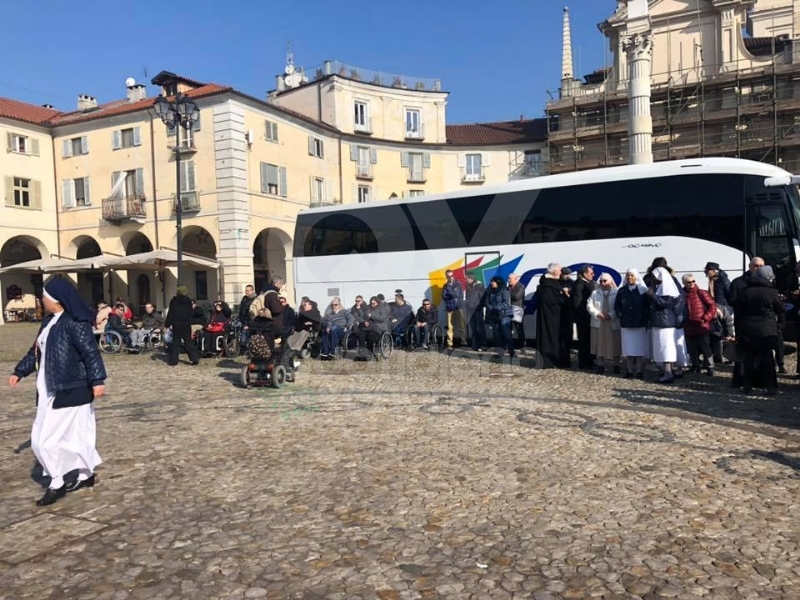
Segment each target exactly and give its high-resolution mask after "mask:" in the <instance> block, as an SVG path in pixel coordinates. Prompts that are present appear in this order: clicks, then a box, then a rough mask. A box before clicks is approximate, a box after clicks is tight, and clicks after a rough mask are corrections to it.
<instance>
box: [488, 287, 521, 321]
mask: <svg viewBox="0 0 800 600" xmlns="http://www.w3.org/2000/svg"><path fill="white" fill-rule="evenodd" d="M512 316H514V311H513V310H512V309H511V293H510V292H509V291H508V288H505V287H503V288H493V287H491V286H489V289H488V290H486V320H487V321H489V322H490V323H499V322H500V320H501V319H503V318H505V317H509V318H510V317H512Z"/></svg>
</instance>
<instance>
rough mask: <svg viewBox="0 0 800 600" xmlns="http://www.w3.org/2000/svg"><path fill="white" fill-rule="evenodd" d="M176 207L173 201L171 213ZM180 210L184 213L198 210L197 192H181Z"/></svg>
mask: <svg viewBox="0 0 800 600" xmlns="http://www.w3.org/2000/svg"><path fill="white" fill-rule="evenodd" d="M176 208H177V207H176V205H175V204H174V203H173V205H172V212H173V213H174V212H175V209H176ZM181 210H182V211H183V212H184V213H196V212H200V197H199V196H198V195H197V192H181Z"/></svg>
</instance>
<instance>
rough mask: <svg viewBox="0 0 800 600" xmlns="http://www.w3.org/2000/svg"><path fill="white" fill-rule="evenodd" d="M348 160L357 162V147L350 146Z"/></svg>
mask: <svg viewBox="0 0 800 600" xmlns="http://www.w3.org/2000/svg"><path fill="white" fill-rule="evenodd" d="M350 160H352V161H353V162H358V146H356V145H355V144H350Z"/></svg>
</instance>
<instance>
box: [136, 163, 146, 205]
mask: <svg viewBox="0 0 800 600" xmlns="http://www.w3.org/2000/svg"><path fill="white" fill-rule="evenodd" d="M135 174H136V189H135V190H134V192H133V195H134V196H136V197H139V198H144V196H145V194H144V169H136V173H135Z"/></svg>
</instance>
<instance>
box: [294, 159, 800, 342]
mask: <svg viewBox="0 0 800 600" xmlns="http://www.w3.org/2000/svg"><path fill="white" fill-rule="evenodd" d="M798 182H800V179H798V178H795V177H792V176H791V175H790V174H789V173H787V172H786V171H784V170H782V169H780V168H778V167H775V166H771V165H768V164H764V163H758V162H752V161H747V160H740V159H733V158H700V159H695V160H682V161H672V162H660V163H655V164H648V165H632V166H623V167H613V168H606V169H595V170H590V171H582V172H576V173H568V174H563V175H551V176H547V177H538V178H534V179H527V180H523V181H513V182H509V183H504V184H501V185H496V186H492V187H488V186H487V187H480V188H476V187H470V188H469V189H465V190H463V191H458V192H453V193H448V194H437V195H431V196H422V197H416V198H403V199H398V200H389V201H377V202H370V203H365V204H348V205H341V206H329V207H323V208H315V209H309V210H304V211H302V212H300V214H299V215H298V218H297V226H296V230H295V237H294V281H295V293H296V295H297V297H298V298H299V297H301V296H308V297H310V298H312V299H313V300H315V301H316V302H318V303H319V306H320V310H321V311H322V310H324V308H325V307H326V306H327V305H328V303H329V302H330V299H331V298H333V297H334V296H339V297H340V298H341V299H342V301H343V303H344V305H345V306H347V307H349V306H350V305H352V303H353V300H354V298H355V296H356V295H362V296H364V297H365V299H366V300H367V301H368V300H369V297H370V296H372V295H377V294H379V293H382V294H384V295H385V296H386V299H387V301H391V300H393V296H394V294H395V290H398V289H399V290H402V291H403V293H404V294H405V297H406V300H407V301H409V302H410V303H411V304H412V306H413V307H414V309H415V310H416V309H417V308H418V307H419V306H420V303H421V301H422V299H423V297H428V298H430V299H432V300H433V301H434V303H435V304H436V305H438V306H439V309H440V311H443V310H444V306H443V303H442V302H441V286H442V284H443V282H444V272H445V270H447V269H451V270H453V271H454V273H455V276H456V278H457V279H461V280H462V281H463V276H464V273H465V272H466V271H472V272H474V273H476V276H477V277H478V279H479V280H481V281H482V282H483V283H484V284H485V285H487V287H488V284H489V280H490V279H491V278H492V277H493V276H495V275H500V276H501V277H503V278H506V277H507V276H508V275H509V274H510V273H517V274H519V275H520V277H521V280H522V282H523V284H525V285H526V287H527V295H526V303H527V307H526V318H525V330H526V333H527V335H528V336H532V335H533V332H534V327H535V325H534V323H535V321H534V319H533V318H532V317H533V312H534V310H533V308H534V302H533V294H534V293H535V291H536V286H537V285H538V282H539V278H540V276H541V274H542V273H544V272H545V270H546V267H547V265H548V263H551V262H557V263H560V264H561V265H562V266H568V267H570V268H571V269H573V271H575V270H577V269H578V268H579V267H580V266H581V265H584V264H591V265H594V267H595V276H596V277H599V276H600V274H601V273H603V272H608V273H610V274H611V275H612V276H613V278H614V279H615V281H616V282H617V284H619V283H620V281H621V279H622V277H623V276H624V273H625V271H627V270H628V269H629V268H631V267H635V268H637V269H639V271H640V272H641V273H642V274H644V273H645V271H646V269H647V267H648V266H649V265H650V264H651V262H652V260H653V259H654V258H656V257H658V256H664V257H666V258H667V260H668V261H669V265H670V266H671V267H672V268H673V269H674V270H675V271H676V275H677V276H678V277H679V278H680V276H681V275H682V274H683V273H687V272H692V273H694V274H695V275H697V277H698V282H699V283H701V284H702V285H705V283H706V280H705V275H704V274H703V267H704V265H705V264H706V262H709V261H711V262H716V263H719V265H720V267H721V268H722V269H724V270H725V271H727V272H728V274H729V275H730V276H731V279H733V278H734V277H736V276H738V275H740V274H741V273H742V272H743V270H744V269H745V268H746V265H747V263H748V261H749V259H750V257H752V256H761V257H763V258H764V259H765V261H766V262H767V264H769V265H772V266H773V267H774V268H775V269H776V275H777V276H778V281H779V287H780V285H785V283H786V281H787V280H788V277H789V275H790V274H791V273H792V272H793V269H794V265H795V262H796V261H797V260H798V259H799V258H800V243H799V242H798V238H800V233H799V232H800V195H799V194H798V191H797V185H796V184H797V183H798Z"/></svg>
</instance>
